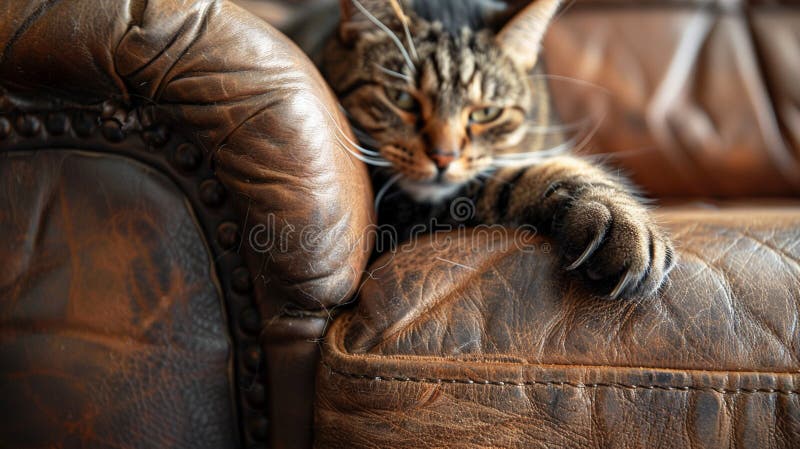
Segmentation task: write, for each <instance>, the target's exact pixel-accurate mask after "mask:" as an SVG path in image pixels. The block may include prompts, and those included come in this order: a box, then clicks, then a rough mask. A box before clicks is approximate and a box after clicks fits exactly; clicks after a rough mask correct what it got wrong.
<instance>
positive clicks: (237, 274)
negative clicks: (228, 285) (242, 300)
mask: <svg viewBox="0 0 800 449" xmlns="http://www.w3.org/2000/svg"><path fill="white" fill-rule="evenodd" d="M232 274H233V276H232V281H231V282H232V286H233V289H234V290H236V292H237V293H240V294H245V293H248V292H250V290H251V289H252V288H253V281H252V279H251V278H250V272H249V271H248V270H247V268H245V267H239V268H236V269H235V270H233V273H232Z"/></svg>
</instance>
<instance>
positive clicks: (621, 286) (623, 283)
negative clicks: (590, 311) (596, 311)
mask: <svg viewBox="0 0 800 449" xmlns="http://www.w3.org/2000/svg"><path fill="white" fill-rule="evenodd" d="M632 271H633V270H632V269H630V268H629V269H628V271H626V272H625V276H623V277H622V279H620V280H619V283H617V286H616V287H614V290H611V293H609V294H608V297H609V298H611V299H617V298H619V295H620V294H622V292H623V291H625V289H627V288H628V284H630V283H631V281H632V280H634V275H633V273H632Z"/></svg>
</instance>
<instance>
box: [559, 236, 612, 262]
mask: <svg viewBox="0 0 800 449" xmlns="http://www.w3.org/2000/svg"><path fill="white" fill-rule="evenodd" d="M605 236H606V231H605V230H604V231H603V232H598V233H597V235H596V236H595V238H594V239H593V240H592V241H591V243H589V246H587V247H586V249H585V250H583V253H582V254H581V255H580V257H578V259H576V260H575V262H572V263H571V264H569V266H567V268H566V270H567V271H572V270H575V269H576V268H578V267H580V266H581V265H583V263H584V262H586V260H587V259H588V258H589V256H591V255H592V254H594V252H595V251H597V248H598V247H599V246H600V243H602V242H603V239H604V238H605Z"/></svg>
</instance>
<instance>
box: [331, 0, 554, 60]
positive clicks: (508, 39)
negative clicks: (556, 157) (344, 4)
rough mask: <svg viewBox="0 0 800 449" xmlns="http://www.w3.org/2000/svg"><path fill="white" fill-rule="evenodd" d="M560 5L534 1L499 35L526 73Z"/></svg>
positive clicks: (539, 0) (506, 50)
mask: <svg viewBox="0 0 800 449" xmlns="http://www.w3.org/2000/svg"><path fill="white" fill-rule="evenodd" d="M343 1H344V0H343ZM560 3H561V1H560V0H534V2H533V3H531V4H530V5H528V6H526V7H525V8H523V9H522V11H520V12H518V13H517V14H516V15H515V16H514V17H513V18H511V20H510V21H509V22H508V23H506V24H505V26H503V28H502V29H501V30H500V32H499V33H497V37H496V40H497V44H498V45H499V46H500V48H502V49H503V51H504V52H505V53H506V54H507V55H508V56H509V57H510V58H511V59H512V60H514V62H516V63H517V65H519V66H520V67H522V68H523V69H524V70H525V71H529V70H531V69H532V68H533V67H534V66H535V65H536V60H537V59H538V57H539V46H540V45H541V42H542V38H543V37H544V32H545V31H547V25H548V24H549V23H550V21H551V20H552V19H553V16H555V14H556V11H557V10H558V6H559V4H560Z"/></svg>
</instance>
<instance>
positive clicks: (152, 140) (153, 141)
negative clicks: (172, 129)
mask: <svg viewBox="0 0 800 449" xmlns="http://www.w3.org/2000/svg"><path fill="white" fill-rule="evenodd" d="M142 139H143V140H144V141H145V142H147V144H148V145H150V146H151V147H153V148H161V147H163V146H164V145H166V143H167V142H168V141H169V128H167V127H166V126H164V125H156V126H154V127H152V128H148V129H146V130H144V131H142Z"/></svg>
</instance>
